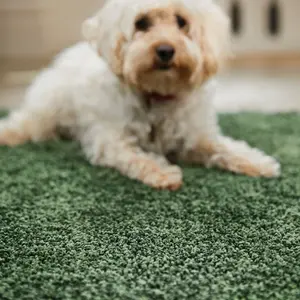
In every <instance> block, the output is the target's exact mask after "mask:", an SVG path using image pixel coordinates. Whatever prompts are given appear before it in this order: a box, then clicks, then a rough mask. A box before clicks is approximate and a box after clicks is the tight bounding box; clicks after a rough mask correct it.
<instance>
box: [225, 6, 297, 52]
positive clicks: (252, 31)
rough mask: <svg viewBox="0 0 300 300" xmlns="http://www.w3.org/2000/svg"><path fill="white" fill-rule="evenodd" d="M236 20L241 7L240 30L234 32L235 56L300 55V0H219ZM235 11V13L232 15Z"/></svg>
mask: <svg viewBox="0 0 300 300" xmlns="http://www.w3.org/2000/svg"><path fill="white" fill-rule="evenodd" d="M219 2H220V3H221V5H222V6H223V7H224V9H225V10H226V11H227V12H228V14H229V16H230V17H231V19H232V21H234V20H235V17H234V13H236V11H235V12H234V10H233V6H238V7H239V19H240V20H239V22H240V27H241V28H240V30H239V32H238V33H234V32H233V33H232V41H233V48H234V50H235V52H236V53H242V54H251V53H270V54H273V53H287V52H300V34H298V32H297V30H298V28H300V18H299V13H300V1H299V0H263V1H262V0H251V1H249V0H219ZM233 12H234V13H233Z"/></svg>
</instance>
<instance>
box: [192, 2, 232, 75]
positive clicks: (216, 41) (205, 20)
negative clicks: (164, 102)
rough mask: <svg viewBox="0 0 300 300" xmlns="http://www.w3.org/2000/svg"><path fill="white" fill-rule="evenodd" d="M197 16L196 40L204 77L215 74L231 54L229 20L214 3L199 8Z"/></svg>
mask: <svg viewBox="0 0 300 300" xmlns="http://www.w3.org/2000/svg"><path fill="white" fill-rule="evenodd" d="M198 12H199V13H198V16H197V19H198V20H197V21H198V22H199V23H198V24H197V30H196V31H197V40H198V42H199V43H200V47H201V50H202V53H203V69H204V74H203V75H204V79H207V78H209V77H211V76H212V75H214V74H216V73H217V71H218V70H219V69H220V67H221V66H222V65H223V64H224V62H225V61H226V60H227V59H228V58H229V57H230V56H231V49H230V21H229V18H228V16H227V15H226V14H225V13H224V12H223V11H222V9H221V8H220V7H219V6H218V5H217V4H214V3H212V2H211V3H210V4H209V5H208V6H207V7H204V8H199V11H198Z"/></svg>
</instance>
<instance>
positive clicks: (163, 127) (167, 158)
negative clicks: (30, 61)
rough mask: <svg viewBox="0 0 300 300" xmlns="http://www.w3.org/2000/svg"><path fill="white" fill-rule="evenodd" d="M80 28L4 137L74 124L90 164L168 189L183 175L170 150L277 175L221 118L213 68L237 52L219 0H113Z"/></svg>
mask: <svg viewBox="0 0 300 300" xmlns="http://www.w3.org/2000/svg"><path fill="white" fill-rule="evenodd" d="M83 35H84V36H85V38H86V40H87V42H84V43H80V44H78V45H75V46H74V47H72V48H70V49H68V50H66V51H65V52H64V53H62V54H61V55H60V56H59V57H58V58H57V59H56V60H55V62H54V64H53V65H52V66H51V67H50V68H48V69H46V70H45V71H43V72H42V73H41V74H40V75H39V76H38V78H37V79H36V81H35V82H34V83H33V85H32V86H31V88H30V89H29V90H28V94H27V97H26V101H25V102H24V105H23V106H22V107H21V108H20V109H19V110H17V111H15V112H12V113H11V114H10V115H9V117H8V118H6V119H4V120H1V122H0V144H2V145H10V146H14V145H18V144H21V143H24V142H26V141H34V142H36V141H42V140H45V139H49V138H52V137H54V136H55V135H56V134H60V133H62V132H64V133H66V132H67V133H68V134H69V135H70V136H71V137H72V138H74V139H77V140H79V141H80V143H81V145H82V148H83V150H84V152H85V154H86V156H87V157H88V159H89V160H90V162H91V163H92V164H95V165H101V166H108V167H112V168H115V169H117V170H119V171H120V172H122V173H123V174H125V175H127V176H129V177H130V178H134V179H137V180H140V181H142V182H144V183H145V184H147V185H150V186H152V187H155V188H163V189H171V190H175V189H178V188H179V187H180V186H181V185H182V172H181V170H180V168H179V167H177V166H175V165H172V164H171V163H172V161H173V160H175V161H183V162H187V163H199V164H204V165H205V166H216V167H219V168H223V169H227V170H230V171H232V172H236V173H242V174H246V175H250V176H265V177H275V176H278V175H279V173H280V166H279V164H278V163H277V162H276V160H275V159H274V158H272V157H269V156H267V155H265V154H263V153H262V152H261V151H259V150H257V149H254V148H251V147H250V146H248V145H247V144H246V143H245V142H241V141H234V140H232V139H231V138H228V137H224V136H223V135H222V134H221V132H220V129H219V127H218V124H217V118H216V113H215V111H214V108H213V96H214V90H215V87H214V82H213V80H212V77H213V75H215V74H216V72H217V71H218V69H219V68H220V66H221V64H222V62H223V61H224V60H225V59H226V57H227V56H228V54H229V52H230V51H229V43H228V42H229V21H228V18H227V17H226V16H225V15H224V14H223V12H222V11H221V9H220V8H219V7H218V6H217V5H216V4H214V3H213V1H212V0H198V1H195V0H143V1H140V0H126V1H124V0H110V1H107V3H106V4H105V5H104V7H103V8H102V9H101V10H100V12H99V13H97V14H96V15H95V16H94V17H92V18H91V19H89V20H87V21H86V22H85V23H84V24H83Z"/></svg>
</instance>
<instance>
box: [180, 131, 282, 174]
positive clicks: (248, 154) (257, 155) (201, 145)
mask: <svg viewBox="0 0 300 300" xmlns="http://www.w3.org/2000/svg"><path fill="white" fill-rule="evenodd" d="M184 160H185V161H187V162H189V163H201V164H204V165H206V166H208V167H219V168H221V169H225V170H229V171H232V172H234V173H239V174H245V175H248V176H252V177H259V176H262V177H277V176H279V174H280V165H279V163H278V162H277V161H276V160H275V159H274V158H273V157H271V156H268V155H266V154H264V153H263V152H262V151H260V150H259V149H256V148H251V147H250V146H249V145H248V144H247V143H246V142H243V141H236V140H233V139H231V138H229V137H219V138H218V139H217V140H216V141H207V140H206V141H204V140H203V139H202V140H200V141H199V142H198V143H197V145H196V147H195V148H194V149H192V150H191V151H189V152H188V153H186V154H185V155H184Z"/></svg>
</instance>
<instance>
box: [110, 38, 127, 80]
mask: <svg viewBox="0 0 300 300" xmlns="http://www.w3.org/2000/svg"><path fill="white" fill-rule="evenodd" d="M125 42H126V38H125V36H124V35H123V34H120V36H119V38H118V39H117V43H116V47H115V49H114V51H113V60H112V70H113V71H114V73H115V74H116V75H117V76H122V75H123V64H124V56H123V53H122V48H123V45H124V43H125Z"/></svg>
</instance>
